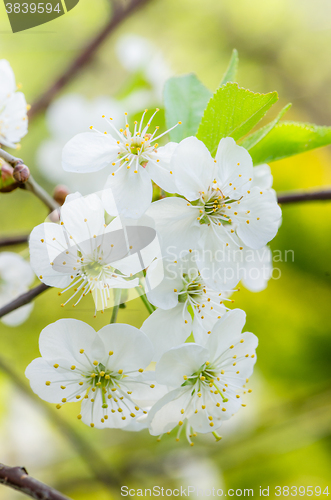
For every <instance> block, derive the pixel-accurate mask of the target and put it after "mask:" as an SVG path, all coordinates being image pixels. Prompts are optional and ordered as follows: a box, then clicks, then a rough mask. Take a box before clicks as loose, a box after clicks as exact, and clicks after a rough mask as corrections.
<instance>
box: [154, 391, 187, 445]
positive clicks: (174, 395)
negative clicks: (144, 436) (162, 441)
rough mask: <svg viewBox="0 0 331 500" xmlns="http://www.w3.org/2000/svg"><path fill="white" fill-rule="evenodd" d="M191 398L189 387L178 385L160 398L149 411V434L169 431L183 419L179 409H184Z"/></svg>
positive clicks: (156, 434) (155, 434)
mask: <svg viewBox="0 0 331 500" xmlns="http://www.w3.org/2000/svg"><path fill="white" fill-rule="evenodd" d="M191 398H192V396H191V389H190V388H187V387H180V388H179V389H175V390H173V391H171V392H169V393H168V394H166V395H165V396H164V397H163V398H162V399H160V400H159V401H158V402H157V403H156V404H155V405H154V406H153V408H152V409H151V411H150V413H149V431H150V433H151V435H152V436H158V435H160V434H163V433H165V432H169V431H171V430H172V429H173V428H174V427H176V425H178V423H179V422H180V421H183V420H184V417H183V415H182V413H181V410H182V409H184V410H185V408H186V407H187V405H188V404H189V402H190V401H191ZM188 416H189V415H188Z"/></svg>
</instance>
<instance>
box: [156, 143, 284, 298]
mask: <svg viewBox="0 0 331 500" xmlns="http://www.w3.org/2000/svg"><path fill="white" fill-rule="evenodd" d="M171 168H172V169H173V175H174V178H175V182H176V186H177V193H178V194H180V195H181V196H182V198H178V197H171V198H167V199H163V200H160V201H157V202H155V203H153V204H152V205H151V207H150V208H149V210H148V215H150V216H151V217H152V218H153V219H154V220H155V222H156V228H157V230H158V231H159V233H160V235H161V237H162V240H163V246H164V249H165V250H166V252H167V253H168V254H169V253H173V254H175V255H179V254H180V253H181V252H182V251H184V252H185V251H186V252H187V251H189V250H192V249H200V255H199V259H198V267H199V270H200V273H201V275H203V277H204V279H205V281H206V282H207V283H208V284H209V285H210V286H211V287H213V288H214V287H215V288H216V289H218V288H219V287H222V288H224V287H225V288H233V287H234V286H235V285H236V283H238V281H239V279H240V278H239V277H238V276H237V274H236V272H234V269H235V263H236V261H237V256H236V253H237V252H236V251H237V250H243V245H246V246H247V247H249V248H253V249H259V248H262V247H263V246H264V245H265V244H266V243H267V242H268V241H270V240H271V239H272V238H273V237H274V236H275V234H276V233H277V230H278V226H279V221H280V217H281V210H280V208H279V206H278V204H277V199H276V196H275V193H274V191H272V190H271V189H266V190H261V188H259V187H257V186H254V185H253V187H251V184H252V182H253V164H252V159H251V157H250V155H249V153H248V152H247V151H246V150H245V149H244V148H242V147H240V146H238V145H236V143H235V141H234V140H233V139H232V138H229V137H228V138H225V139H222V140H221V141H220V143H219V146H218V150H217V154H216V159H215V160H213V158H212V157H211V155H210V153H209V151H208V150H207V148H206V147H205V145H204V144H203V143H202V142H201V141H199V140H198V139H196V138H194V137H189V138H187V139H184V140H183V141H182V142H181V143H180V144H179V145H178V146H177V147H176V149H175V151H174V154H173V156H172V160H171Z"/></svg>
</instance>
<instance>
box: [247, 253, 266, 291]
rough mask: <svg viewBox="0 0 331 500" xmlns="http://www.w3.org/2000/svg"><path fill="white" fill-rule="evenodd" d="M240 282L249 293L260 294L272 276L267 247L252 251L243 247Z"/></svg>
mask: <svg viewBox="0 0 331 500" xmlns="http://www.w3.org/2000/svg"><path fill="white" fill-rule="evenodd" d="M244 252H245V253H244V264H243V267H242V277H241V281H242V284H243V285H244V287H245V288H247V289H248V290H250V291H251V292H261V291H262V290H264V289H265V288H266V287H267V284H268V281H269V279H270V278H271V276H272V254H271V250H270V248H269V247H267V246H265V247H262V248H261V249H260V250H253V249H250V248H247V247H244Z"/></svg>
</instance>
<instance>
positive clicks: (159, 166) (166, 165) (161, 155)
mask: <svg viewBox="0 0 331 500" xmlns="http://www.w3.org/2000/svg"><path fill="white" fill-rule="evenodd" d="M176 147H177V143H176V142H168V144H166V145H165V146H162V147H160V148H158V150H157V153H153V154H151V155H149V156H150V158H151V160H150V161H149V162H148V164H147V166H146V169H147V171H148V172H149V175H150V176H151V179H152V180H153V181H154V182H155V184H157V185H158V186H160V188H161V189H164V191H167V192H168V193H176V192H177V186H176V179H175V175H174V173H173V171H172V163H171V159H172V155H173V153H174V151H175V149H176Z"/></svg>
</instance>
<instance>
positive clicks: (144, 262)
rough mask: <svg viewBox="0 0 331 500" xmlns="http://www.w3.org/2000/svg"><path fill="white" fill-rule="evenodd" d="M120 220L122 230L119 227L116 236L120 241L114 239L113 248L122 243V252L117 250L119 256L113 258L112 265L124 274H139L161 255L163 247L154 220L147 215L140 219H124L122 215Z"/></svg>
mask: <svg viewBox="0 0 331 500" xmlns="http://www.w3.org/2000/svg"><path fill="white" fill-rule="evenodd" d="M116 220H117V219H115V220H114V221H113V222H112V223H111V224H109V226H108V227H107V230H106V231H105V234H107V232H108V228H109V229H111V228H110V227H111V226H112V225H113V224H114V222H115V221H116ZM118 220H119V224H121V230H120V231H118V229H120V228H119V227H118V228H117V229H116V231H117V232H115V233H114V236H116V235H117V234H118V237H119V241H118V243H114V242H113V241H112V243H114V247H113V249H112V250H113V251H114V250H115V249H116V248H117V245H118V244H119V243H120V244H121V247H122V253H121V255H119V253H118V252H116V253H117V256H116V258H115V260H114V259H112V261H111V262H112V265H113V267H115V268H116V269H119V270H120V271H121V272H122V273H123V274H126V275H130V274H137V273H138V272H140V271H142V270H143V269H146V268H147V267H148V266H149V265H150V264H151V262H152V261H153V260H154V259H155V258H157V257H160V256H161V248H160V244H159V240H158V236H157V233H156V231H155V228H154V221H153V220H152V219H151V218H150V217H147V216H146V215H144V216H142V217H140V218H139V219H124V218H123V217H121V218H118ZM121 238H122V240H121ZM107 239H108V237H107ZM112 239H113V237H112Z"/></svg>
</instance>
